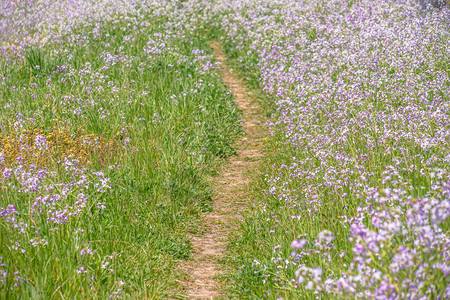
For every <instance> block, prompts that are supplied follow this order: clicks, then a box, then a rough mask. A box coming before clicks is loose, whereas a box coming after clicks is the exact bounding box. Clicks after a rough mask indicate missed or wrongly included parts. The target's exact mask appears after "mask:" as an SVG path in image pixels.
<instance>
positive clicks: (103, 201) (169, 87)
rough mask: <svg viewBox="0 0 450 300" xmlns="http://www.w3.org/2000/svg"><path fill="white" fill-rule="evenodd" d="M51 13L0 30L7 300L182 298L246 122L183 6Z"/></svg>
mask: <svg viewBox="0 0 450 300" xmlns="http://www.w3.org/2000/svg"><path fill="white" fill-rule="evenodd" d="M53 2H54V1H48V2H35V3H34V4H35V6H32V5H31V4H30V3H28V5H29V6H28V7H24V8H23V9H24V11H20V10H19V8H18V7H17V6H16V7H12V8H11V15H8V16H7V18H3V19H2V20H1V21H2V22H3V24H2V25H4V24H5V22H6V26H5V27H6V28H10V30H11V31H13V30H16V31H20V32H22V33H23V34H18V36H17V40H11V41H9V43H10V45H13V46H9V47H5V48H4V49H3V54H4V56H3V58H2V67H1V71H0V72H1V76H0V77H1V78H2V86H1V92H0V99H1V106H2V113H1V118H0V124H1V127H0V142H1V144H0V152H1V154H0V171H1V172H0V173H1V175H0V186H1V187H0V194H1V196H0V207H2V208H1V212H0V216H1V231H0V243H1V245H2V246H1V250H0V257H1V271H0V280H1V289H0V298H2V299H5V298H21V299H31V298H42V299H49V298H64V299H67V298H89V299H92V298H99V299H105V298H122V297H131V298H162V297H168V296H170V297H175V296H177V295H180V294H181V293H182V288H181V287H180V285H179V284H178V283H177V282H176V281H175V280H176V279H177V278H176V276H175V272H174V270H175V269H176V265H177V264H176V262H177V260H179V259H186V258H188V257H189V255H190V252H191V244H190V241H189V238H188V237H187V234H188V232H191V231H196V230H197V229H196V228H197V227H198V215H199V214H200V213H201V212H204V211H207V210H209V209H210V206H211V203H210V202H211V201H210V198H211V195H212V193H213V191H212V190H211V187H210V185H209V184H208V183H207V181H206V178H207V177H210V176H212V175H214V173H215V172H216V167H217V165H220V161H221V158H223V157H226V156H228V155H231V154H233V151H234V150H233V148H232V146H231V142H232V141H233V140H234V138H235V136H237V135H238V134H239V132H240V126H239V122H238V120H239V115H240V113H239V111H238V110H237V109H236V107H235V105H234V103H233V101H232V96H231V94H230V92H229V91H228V89H227V88H225V86H224V85H223V83H222V82H221V81H219V80H218V76H217V65H216V64H215V62H214V61H213V60H212V55H211V53H210V49H209V47H208V46H207V44H206V39H205V38H204V37H202V35H200V31H199V32H197V29H196V28H187V26H184V24H188V18H189V15H188V13H189V11H188V9H186V15H182V14H181V11H179V10H178V8H177V7H176V6H175V5H176V2H167V3H159V4H158V3H150V2H149V3H140V2H135V3H133V2H123V3H119V2H118V3H116V4H117V5H115V4H114V3H109V2H107V1H104V2H101V1H80V2H74V3H72V2H56V3H53ZM119 4H123V6H120V5H119ZM146 5H147V6H146ZM43 11H44V12H46V13H44V14H43V15H42V12H43ZM62 12H71V13H67V14H64V13H62ZM72 12H73V14H72ZM54 13H58V14H59V15H58V14H56V15H54ZM55 16H57V17H56V18H55ZM22 17H28V19H26V20H29V24H23V23H22V22H23V19H22ZM181 17H182V18H181ZM14 22H16V23H14ZM7 26H9V27H7ZM22 38H24V39H23V40H21V39H22ZM37 41H43V42H42V43H38V42H37Z"/></svg>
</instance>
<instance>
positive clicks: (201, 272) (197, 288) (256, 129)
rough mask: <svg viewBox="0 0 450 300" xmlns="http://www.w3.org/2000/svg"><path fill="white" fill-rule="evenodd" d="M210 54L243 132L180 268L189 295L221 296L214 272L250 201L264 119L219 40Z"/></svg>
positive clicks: (224, 167)
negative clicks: (238, 112) (239, 115)
mask: <svg viewBox="0 0 450 300" xmlns="http://www.w3.org/2000/svg"><path fill="white" fill-rule="evenodd" d="M210 46H211V47H212V48H213V49H214V56H215V58H216V60H217V61H218V62H220V63H221V73H222V77H223V81H224V82H225V83H226V84H227V85H228V86H229V88H230V90H231V92H232V93H233V95H234V99H235V102H236V103H237V105H238V107H239V108H240V109H241V110H242V112H243V120H242V121H243V123H242V125H243V128H244V132H245V133H244V135H243V136H242V137H241V138H240V139H239V140H238V141H237V142H236V145H235V147H236V150H237V156H233V157H231V158H229V159H228V161H227V163H226V164H225V165H224V166H223V168H222V169H221V170H220V175H219V176H218V177H216V178H215V179H214V187H215V191H216V194H215V196H214V197H213V211H212V212H210V213H207V214H204V215H203V217H202V218H203V219H202V225H203V226H204V231H203V233H201V234H198V235H193V236H192V238H191V242H192V245H193V247H194V256H193V259H192V260H189V261H187V262H185V263H184V264H183V265H182V266H181V269H182V270H184V271H185V272H186V273H187V275H188V276H189V277H190V278H189V279H188V280H187V281H185V282H183V283H184V284H185V286H186V287H187V295H188V297H189V299H215V298H221V296H222V295H221V285H220V282H219V281H218V280H217V275H219V274H220V273H221V266H220V264H219V260H220V259H221V258H222V257H223V254H224V251H225V249H226V245H227V238H228V235H229V234H230V233H231V232H233V231H234V230H235V229H236V218H237V216H238V211H239V209H240V208H242V207H243V206H245V205H246V204H247V203H249V202H250V201H251V197H250V194H249V182H250V180H251V177H252V175H253V173H254V169H255V167H256V164H257V163H258V161H259V159H260V158H261V157H262V148H263V140H264V133H265V128H264V121H263V117H262V114H261V108H260V106H259V104H258V102H257V100H256V99H255V98H254V97H252V96H251V95H250V93H249V91H248V90H247V89H246V87H245V85H244V84H243V82H242V81H241V80H240V79H239V78H238V77H237V76H236V75H235V74H234V73H233V70H231V69H230V68H229V67H228V66H227V65H226V63H225V61H226V56H225V54H224V53H223V51H222V48H221V46H220V44H219V43H210Z"/></svg>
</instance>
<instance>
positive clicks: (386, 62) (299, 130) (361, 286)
mask: <svg viewBox="0 0 450 300" xmlns="http://www.w3.org/2000/svg"><path fill="white" fill-rule="evenodd" d="M213 11H214V13H216V14H217V16H216V18H215V20H218V21H217V22H215V24H216V26H217V27H218V28H221V30H222V34H220V33H215V35H216V36H218V38H219V39H221V40H222V41H223V42H224V43H225V47H226V49H227V53H228V55H229V56H230V57H231V58H232V59H233V61H234V63H235V65H236V66H237V67H239V68H240V70H241V73H242V75H243V76H244V77H245V78H249V83H250V84H252V85H253V86H255V84H256V85H258V86H259V88H260V89H261V90H262V91H263V92H264V93H265V99H266V100H268V102H269V104H268V111H269V113H270V116H271V119H270V121H269V128H270V130H271V132H272V135H273V137H272V140H271V144H270V146H269V149H268V152H269V155H268V156H267V159H266V161H265V163H264V164H263V167H262V170H261V176H260V177H259V179H258V180H256V182H255V187H254V190H255V194H256V195H257V201H255V203H253V204H252V205H251V207H249V209H248V211H247V212H246V213H245V214H244V221H243V222H242V225H241V230H240V231H239V232H238V233H237V234H236V235H235V236H234V237H233V239H232V241H233V242H232V244H231V246H230V255H229V256H228V262H229V263H230V264H232V265H234V272H232V273H230V279H231V284H230V296H234V297H236V298H261V297H267V298H270V299H278V297H281V298H286V299H294V298H301V299H309V298H324V299H328V298H337V299H342V298H358V299H359V298H361V299H443V298H448V296H449V288H448V287H449V281H448V275H449V269H448V261H449V253H450V252H449V239H448V229H449V227H448V224H449V223H448V217H449V213H450V208H449V207H450V206H449V195H450V194H449V190H448V187H449V182H450V169H449V164H448V162H449V157H450V156H449V155H450V154H449V151H448V150H449V149H450V148H449V141H450V139H449V132H450V131H449V124H450V122H449V114H448V112H449V110H448V109H449V104H448V103H449V102H448V100H449V92H450V90H449V82H450V81H449V77H448V76H449V70H448V66H449V55H448V54H449V53H448V49H450V48H449V47H448V40H449V39H448V32H449V31H448V18H447V16H448V10H446V9H442V10H435V9H434V8H430V9H429V10H426V9H423V8H421V7H420V6H419V5H418V4H417V3H416V2H414V1H402V2H398V1H377V2H372V1H285V2H279V1H260V2H251V1H239V0H238V1H225V2H220V3H218V4H217V7H216V8H215V9H214V10H213Z"/></svg>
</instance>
